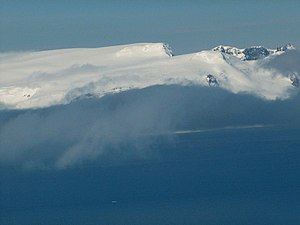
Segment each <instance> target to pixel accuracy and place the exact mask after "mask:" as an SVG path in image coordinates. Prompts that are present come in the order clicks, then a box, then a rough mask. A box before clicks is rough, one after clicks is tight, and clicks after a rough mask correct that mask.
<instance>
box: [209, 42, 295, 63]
mask: <svg viewBox="0 0 300 225" xmlns="http://www.w3.org/2000/svg"><path fill="white" fill-rule="evenodd" d="M295 49H296V48H295V47H294V46H293V45H292V44H290V43H289V44H286V45H283V46H281V47H277V48H276V49H267V48H265V47H264V46H260V45H257V46H251V47H247V48H244V49H240V48H237V47H232V46H226V45H219V46H217V47H215V48H213V49H212V51H219V52H221V53H224V54H228V55H232V56H235V57H237V58H239V59H241V60H243V61H248V60H258V59H263V58H265V57H267V56H269V55H274V54H277V55H278V54H282V53H283V52H285V51H288V50H295Z"/></svg>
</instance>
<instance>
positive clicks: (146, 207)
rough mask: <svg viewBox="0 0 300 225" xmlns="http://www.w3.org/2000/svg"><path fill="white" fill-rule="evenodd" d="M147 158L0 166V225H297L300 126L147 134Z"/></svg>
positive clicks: (299, 210) (299, 213)
mask: <svg viewBox="0 0 300 225" xmlns="http://www.w3.org/2000/svg"><path fill="white" fill-rule="evenodd" d="M153 139H155V140H156V141H155V142H153V143H155V144H153V146H152V149H153V150H154V151H155V157H151V158H150V159H147V158H146V159H140V160H132V161H130V160H128V161H126V162H123V163H119V164H111V165H102V164H101V163H94V164H88V165H84V166H81V167H74V168H71V169H65V170H46V171H45V170H33V171H20V170H17V169H13V168H8V167H5V168H4V167H2V168H1V201H0V203H1V205H0V210H1V211H0V224H1V225H12V224H15V225H40V224H43V225H48V224H49V225H70V224H74V225H187V224H205V225H234V224H236V225H241V224H243V225H248V224H249V225H254V224H255V225H260V224H261V225H262V224H264V225H265V224H269V225H271V224H274V225H278V224H284V225H297V224H300V147H299V146H300V129H299V128H289V127H253V128H235V129H219V130H208V131H205V132H194V133H184V134H173V135H168V137H167V138H166V137H165V136H164V135H161V136H154V137H153Z"/></svg>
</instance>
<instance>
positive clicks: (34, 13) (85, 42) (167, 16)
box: [0, 0, 300, 54]
mask: <svg viewBox="0 0 300 225" xmlns="http://www.w3.org/2000/svg"><path fill="white" fill-rule="evenodd" d="M299 8H300V2H299V1H297V0H287V1H279V0H278V1H258V0H254V1H235V0H228V1H209V0H202V1H192V0H188V1H178V0H177V1H171V0H169V1H168V0H167V1H159V0H153V1H146V0H140V1H137V0H133V1H128V0H127V1H126V0H125V1H116V0H113V1H109V0H99V1H96V0H91V1H83V0H82V1H80V0H74V1H67V0H63V1H50V0H40V1H33V0H25V1H21V0H1V1H0V10H1V11H0V51H19V50H41V49H54V48H66V47H98V46H108V45H116V44H126V43H135V42H167V43H169V44H170V45H171V46H173V49H174V52H175V54H181V53H185V52H194V51H198V50H201V49H206V48H211V47H214V46H216V45H219V44H228V45H234V46H237V47H247V46H250V45H265V46H266V47H276V46H278V45H283V44H285V43H287V42H291V43H293V44H294V45H295V46H296V47H300V42H299V37H300V29H299V24H300V14H299Z"/></svg>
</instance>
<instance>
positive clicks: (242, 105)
mask: <svg viewBox="0 0 300 225" xmlns="http://www.w3.org/2000/svg"><path fill="white" fill-rule="evenodd" d="M298 103H299V94H296V95H295V96H293V97H292V98H290V99H288V100H285V101H281V100H276V101H266V100H262V99H259V98H256V97H253V96H251V95H247V94H232V93H230V92H227V91H224V90H222V89H219V88H205V87H197V86H188V87H180V86H154V87H150V88H146V89H142V90H132V91H127V92H123V93H119V94H114V95H108V96H105V97H103V98H100V99H98V98H88V99H81V100H78V101H74V102H73V103H71V104H68V105H58V106H53V107H49V108H44V109H30V110H20V111H11V110H4V111H1V112H0V124H1V127H0V155H1V157H0V158H1V159H0V160H1V164H3V165H7V166H9V165H10V166H17V167H23V168H39V169H50V168H56V169H61V168H66V167H74V166H76V165H82V164H85V163H90V162H97V161H99V163H100V164H107V163H108V164H109V163H117V162H118V161H119V162H121V161H123V160H125V161H126V160H127V161H128V160H135V159H147V158H148V159H151V158H153V157H154V158H155V157H158V156H157V155H158V153H157V151H156V150H154V149H153V148H152V147H151V146H153V145H154V144H155V138H153V137H155V135H161V134H163V137H164V138H165V141H168V142H170V144H171V143H172V137H171V136H172V135H170V134H172V133H173V132H176V131H180V130H197V129H204V130H205V129H211V128H224V127H234V126H237V127H239V126H253V125H260V126H294V127H298V126H299V124H300V119H299V116H298V115H299V113H300V107H299V106H298Z"/></svg>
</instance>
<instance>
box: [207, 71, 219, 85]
mask: <svg viewBox="0 0 300 225" xmlns="http://www.w3.org/2000/svg"><path fill="white" fill-rule="evenodd" d="M206 80H207V82H208V85H209V86H210V87H217V86H219V83H218V81H217V79H216V78H215V77H214V76H213V75H211V74H208V75H207V76H206Z"/></svg>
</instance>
